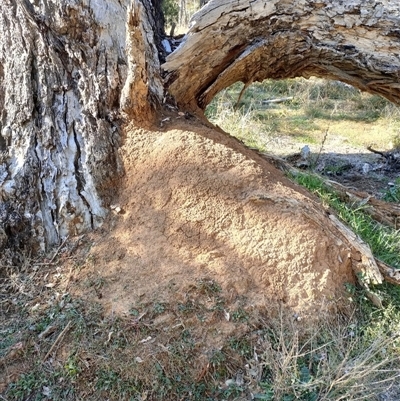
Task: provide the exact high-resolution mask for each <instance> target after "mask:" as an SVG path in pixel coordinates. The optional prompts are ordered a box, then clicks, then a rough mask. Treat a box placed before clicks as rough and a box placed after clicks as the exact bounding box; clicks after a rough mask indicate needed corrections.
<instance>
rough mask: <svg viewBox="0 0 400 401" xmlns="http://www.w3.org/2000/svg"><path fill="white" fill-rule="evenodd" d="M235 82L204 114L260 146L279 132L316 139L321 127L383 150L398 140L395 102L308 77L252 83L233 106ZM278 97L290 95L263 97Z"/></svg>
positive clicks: (236, 94)
mask: <svg viewBox="0 0 400 401" xmlns="http://www.w3.org/2000/svg"><path fill="white" fill-rule="evenodd" d="M241 88H242V84H234V85H233V86H232V87H230V88H228V89H226V90H224V91H222V92H221V93H220V94H219V95H218V96H217V97H216V98H215V99H214V100H213V102H212V103H211V105H210V106H209V108H208V110H207V115H208V117H209V118H210V120H211V121H212V122H214V123H215V124H217V125H219V126H220V127H221V128H223V129H224V130H226V131H227V132H230V133H232V134H233V135H235V136H237V137H239V138H240V139H242V140H243V141H244V142H245V143H246V144H248V145H250V146H254V144H257V146H258V147H260V148H262V149H263V150H265V148H266V147H267V148H268V145H267V144H268V141H271V140H274V138H276V137H277V136H282V135H286V136H289V137H292V138H293V139H294V140H297V141H299V142H308V143H319V142H320V141H321V138H322V137H323V135H324V133H325V132H326V131H327V130H329V133H330V135H336V136H341V137H343V138H346V139H347V140H348V141H349V143H351V144H353V145H356V146H361V147H366V146H368V145H371V144H373V145H374V146H375V147H376V148H378V149H382V150H387V149H390V148H392V147H394V146H396V143H397V142H396V141H398V136H399V132H400V111H399V109H398V107H396V106H394V105H392V104H391V103H390V102H388V101H386V100H384V99H382V98H380V97H379V96H373V95H369V94H366V93H361V92H360V91H358V90H356V89H354V88H352V87H350V86H348V85H345V84H342V83H340V82H329V81H325V80H322V79H317V78H311V79H309V80H306V79H291V80H285V81H265V82H263V83H257V84H253V85H252V86H250V87H249V88H248V89H247V90H246V91H245V94H244V96H243V97H242V99H241V101H240V103H239V105H238V106H239V107H238V108H237V109H236V110H235V108H234V106H235V104H236V102H237V100H238V97H239V93H240V91H241ZM284 97H292V98H293V99H292V100H289V101H286V102H283V103H273V104H267V105H266V104H264V103H263V100H268V99H276V98H284ZM238 121H239V124H238V123H237V122H238Z"/></svg>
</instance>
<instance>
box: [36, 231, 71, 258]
mask: <svg viewBox="0 0 400 401" xmlns="http://www.w3.org/2000/svg"><path fill="white" fill-rule="evenodd" d="M68 238H69V235H67V236H66V237H65V239H64V241H63V242H62V243H61V245H60V246H59V247H58V248H57V250H56V251H55V253H54V255H53V257H52V258H51V259H50V261H49V262H46V263H35V264H36V265H39V266H48V265H51V264H52V263H53V261H54V259H55V258H56V256H57V255H58V253H59V252H60V251H61V248H62V247H63V246H64V245H65V243H66V242H67V240H68Z"/></svg>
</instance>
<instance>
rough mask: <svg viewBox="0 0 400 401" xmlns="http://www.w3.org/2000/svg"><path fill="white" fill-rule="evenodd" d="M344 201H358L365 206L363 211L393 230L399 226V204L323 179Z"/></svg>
mask: <svg viewBox="0 0 400 401" xmlns="http://www.w3.org/2000/svg"><path fill="white" fill-rule="evenodd" d="M325 182H326V184H327V185H328V186H330V187H332V188H333V189H334V190H335V191H336V193H337V194H338V195H339V196H340V197H341V198H342V199H343V201H345V202H353V203H358V204H359V205H360V206H365V207H364V209H363V211H365V212H366V213H368V214H369V215H370V216H371V217H372V218H373V219H374V220H376V221H378V222H379V223H382V224H384V225H387V226H389V227H393V228H394V229H395V230H398V229H399V228H400V205H398V204H397V203H389V202H385V201H382V200H379V199H376V198H374V197H373V196H371V195H369V194H367V193H365V192H360V191H355V190H353V189H350V188H348V187H345V186H344V185H342V184H339V183H338V182H336V181H331V180H328V181H325Z"/></svg>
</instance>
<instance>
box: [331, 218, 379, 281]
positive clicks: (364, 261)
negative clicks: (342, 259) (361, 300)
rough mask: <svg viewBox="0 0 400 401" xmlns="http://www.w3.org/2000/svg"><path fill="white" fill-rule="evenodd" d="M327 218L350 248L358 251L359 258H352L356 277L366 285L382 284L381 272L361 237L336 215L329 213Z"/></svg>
mask: <svg viewBox="0 0 400 401" xmlns="http://www.w3.org/2000/svg"><path fill="white" fill-rule="evenodd" d="M329 218H330V220H331V221H332V223H333V224H334V225H335V226H336V228H337V229H338V230H339V231H340V232H341V234H342V235H343V236H344V237H345V238H346V239H347V241H348V242H349V243H350V244H351V246H352V248H354V249H355V250H356V251H358V252H359V256H360V260H359V261H357V260H356V259H355V258H353V270H354V273H355V274H356V275H357V277H359V279H360V282H361V283H364V284H366V285H368V284H382V281H383V277H382V274H381V272H380V270H379V268H378V265H377V264H376V262H375V258H374V256H373V255H372V252H371V249H370V248H369V246H368V245H367V244H366V243H365V242H364V241H363V240H362V239H361V238H359V237H357V235H356V234H354V232H353V231H351V230H350V229H349V228H348V227H346V226H345V225H344V224H343V223H342V222H341V221H340V220H339V219H338V218H337V217H336V216H334V215H333V214H331V215H329Z"/></svg>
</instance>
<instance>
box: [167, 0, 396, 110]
mask: <svg viewBox="0 0 400 401" xmlns="http://www.w3.org/2000/svg"><path fill="white" fill-rule="evenodd" d="M399 26H400V3H399V2H394V1H389V0H378V1H376V0H351V1H342V0H318V1H305V0H301V1H287V0H268V1H267V0H260V1H252V0H236V1H232V0H223V1H221V0H211V1H210V2H209V3H208V4H207V5H206V6H205V7H204V8H203V9H202V10H200V11H199V12H198V13H197V14H196V15H195V16H194V17H193V18H192V22H191V29H190V31H189V32H188V34H187V35H186V37H185V39H184V41H183V43H182V45H181V46H180V47H179V48H178V49H177V50H176V51H175V52H173V53H172V54H171V55H169V56H168V58H167V62H166V63H165V64H164V65H163V68H164V70H165V71H166V72H167V73H168V76H167V82H168V85H169V91H170V92H171V93H172V94H173V95H174V96H175V97H176V99H177V101H178V103H179V104H180V105H181V106H183V107H186V108H189V109H191V110H195V111H196V110H197V111H198V112H199V113H201V110H203V109H204V108H205V107H206V106H207V104H209V103H210V101H211V100H212V99H213V97H214V96H215V95H216V94H217V93H218V92H219V91H220V90H221V89H223V88H225V87H227V86H229V85H231V84H233V83H234V82H237V81H242V82H244V83H247V82H251V81H261V80H263V79H265V78H274V79H282V78H289V77H298V76H303V77H306V78H307V77H310V76H318V77H324V78H330V79H335V80H340V81H343V82H346V83H348V84H351V85H353V86H355V87H357V88H359V89H361V90H363V91H368V92H371V93H378V94H381V95H382V96H384V97H386V98H388V99H389V100H391V101H392V102H395V103H400V81H399V77H400V75H399V71H400V46H399V42H400V41H399V37H400V30H399V28H398V27H399Z"/></svg>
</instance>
